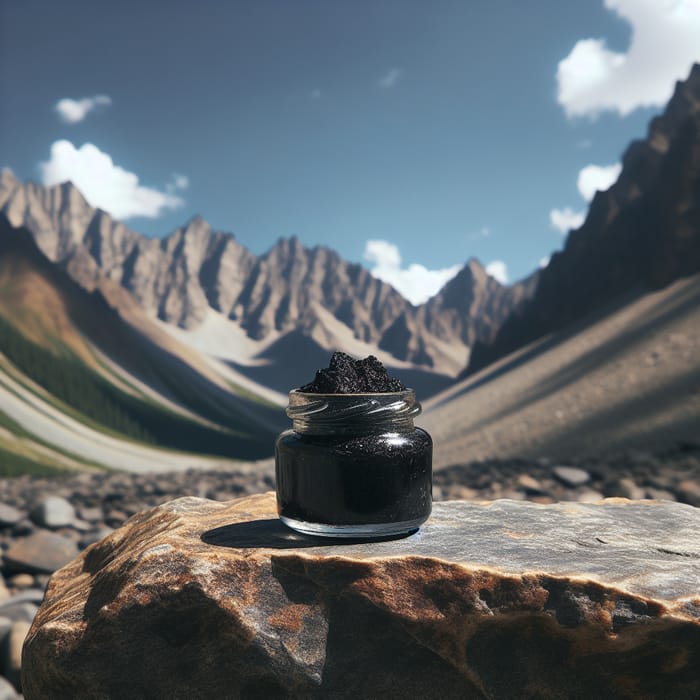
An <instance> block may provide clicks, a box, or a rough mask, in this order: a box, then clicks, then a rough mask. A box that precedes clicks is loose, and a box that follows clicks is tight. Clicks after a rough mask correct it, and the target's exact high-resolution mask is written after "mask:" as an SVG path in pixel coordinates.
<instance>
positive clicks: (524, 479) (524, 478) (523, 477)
mask: <svg viewBox="0 0 700 700" xmlns="http://www.w3.org/2000/svg"><path fill="white" fill-rule="evenodd" d="M518 484H519V485H520V486H522V487H523V488H524V489H525V491H527V492H528V493H537V494H540V493H545V492H546V489H545V488H543V486H542V484H541V483H540V482H539V481H538V480H537V479H535V478H534V477H533V476H530V475H529V474H520V475H519V476H518Z"/></svg>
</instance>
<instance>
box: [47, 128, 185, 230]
mask: <svg viewBox="0 0 700 700" xmlns="http://www.w3.org/2000/svg"><path fill="white" fill-rule="evenodd" d="M39 172H40V174H41V180H42V183H43V184H44V185H46V186H47V187H51V186H53V185H58V184H60V183H61V182H65V181H67V180H70V181H71V182H72V183H73V184H74V185H75V186H76V187H78V189H79V190H80V191H81V192H82V193H83V195H84V196H85V199H87V201H88V202H89V203H90V204H91V205H92V206H93V207H99V208H100V209H104V210H105V211H106V212H108V213H109V214H111V215H112V216H113V217H114V218H116V219H128V218H129V217H132V216H145V217H148V218H151V219H154V218H157V217H158V216H160V215H161V214H163V213H164V212H165V211H166V210H168V209H176V208H177V207H181V206H182V205H183V204H184V201H183V200H182V199H181V198H180V197H178V196H177V195H175V194H173V192H172V191H171V192H168V191H166V192H161V191H159V190H156V189H153V188H151V187H144V186H143V185H140V184H139V178H138V176H137V175H135V174H134V173H131V172H129V171H128V170H125V169H124V168H122V167H121V166H119V165H115V163H114V162H113V161H112V158H111V156H109V154H107V153H104V152H103V151H100V149H99V148H97V146H95V145H93V144H91V143H84V144H83V145H82V146H81V147H80V148H76V147H75V146H74V145H73V144H72V143H71V142H70V141H66V140H60V141H55V142H54V143H53V144H52V146H51V153H50V157H49V160H47V161H46V162H43V163H39ZM178 182H179V187H178ZM173 184H174V186H175V187H176V188H178V189H184V187H186V186H187V184H189V181H187V178H186V177H185V176H184V175H176V176H175V182H174V183H173Z"/></svg>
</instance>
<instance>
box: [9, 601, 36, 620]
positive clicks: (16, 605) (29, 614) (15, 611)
mask: <svg viewBox="0 0 700 700" xmlns="http://www.w3.org/2000/svg"><path fill="white" fill-rule="evenodd" d="M39 602H40V601H39ZM38 609H39V606H38V605H35V604H34V603H28V602H26V601H21V600H18V601H15V600H14V597H13V598H10V599H8V600H4V601H3V602H2V605H0V615H2V616H3V617H6V618H8V619H9V620H12V621H13V622H18V621H24V622H31V621H32V620H33V619H34V616H35V615H36V611H37V610H38Z"/></svg>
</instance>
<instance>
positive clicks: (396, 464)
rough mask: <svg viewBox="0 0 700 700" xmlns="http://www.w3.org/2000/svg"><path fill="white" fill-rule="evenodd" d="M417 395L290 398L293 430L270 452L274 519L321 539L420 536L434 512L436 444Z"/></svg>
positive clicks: (299, 395)
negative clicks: (417, 421)
mask: <svg viewBox="0 0 700 700" xmlns="http://www.w3.org/2000/svg"><path fill="white" fill-rule="evenodd" d="M420 411H421V406H420V404H419V403H418V401H416V395H415V392H414V391H413V390H412V389H406V390H404V391H399V392H387V393H362V394H316V393H305V392H301V391H291V392H290V393H289V406H288V407H287V415H288V416H289V417H290V418H291V419H292V429H291V430H286V431H285V432H283V433H282V434H281V435H280V436H279V437H278V439H277V442H276V444H275V474H276V479H277V511H278V513H279V516H280V518H281V520H282V522H284V523H285V524H286V525H288V526H289V527H291V528H292V529H294V530H296V531H298V532H302V533H304V534H308V535H320V536H324V537H367V538H372V537H386V536H392V535H403V534H406V533H410V532H412V531H415V530H417V529H418V528H419V527H420V525H421V524H422V523H424V522H425V521H426V520H427V519H428V516H429V515H430V511H431V508H432V454H433V443H432V440H431V438H430V435H428V433H427V432H426V431H425V430H423V429H421V428H417V427H415V426H414V424H413V419H414V418H415V416H417V415H418V414H419V413H420Z"/></svg>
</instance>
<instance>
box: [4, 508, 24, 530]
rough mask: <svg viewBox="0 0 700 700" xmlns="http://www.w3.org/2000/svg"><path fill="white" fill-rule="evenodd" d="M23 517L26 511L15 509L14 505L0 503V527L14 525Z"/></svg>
mask: <svg viewBox="0 0 700 700" xmlns="http://www.w3.org/2000/svg"><path fill="white" fill-rule="evenodd" d="M25 517H26V513H23V512H22V511H21V510H17V508H15V507H14V506H11V505H8V504H7V503H0V527H7V526H8V525H16V524H17V523H18V522H19V521H20V520H22V518H25Z"/></svg>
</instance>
